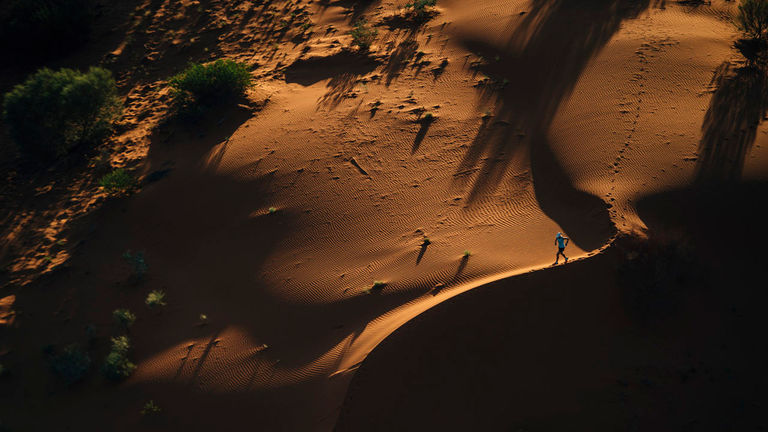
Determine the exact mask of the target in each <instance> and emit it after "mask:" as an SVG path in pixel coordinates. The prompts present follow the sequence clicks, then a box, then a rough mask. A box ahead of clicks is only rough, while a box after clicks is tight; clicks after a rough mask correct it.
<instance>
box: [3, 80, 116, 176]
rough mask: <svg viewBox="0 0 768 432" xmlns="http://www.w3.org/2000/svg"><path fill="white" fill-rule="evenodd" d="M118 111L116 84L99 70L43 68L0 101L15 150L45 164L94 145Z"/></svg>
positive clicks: (109, 129) (105, 133)
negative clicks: (77, 149) (79, 148)
mask: <svg viewBox="0 0 768 432" xmlns="http://www.w3.org/2000/svg"><path fill="white" fill-rule="evenodd" d="M120 111H121V103H120V100H119V99H118V96H117V87H116V86H115V80H114V79H113V78H112V73H111V72H109V71H108V70H106V69H102V68H91V69H90V70H89V71H88V72H86V73H82V72H78V71H75V70H72V69H60V70H58V71H53V70H51V69H48V68H43V69H40V70H38V71H37V72H36V73H34V74H32V76H30V77H29V78H27V80H26V81H24V83H22V84H19V85H17V86H16V87H14V88H13V90H11V91H10V92H8V93H7V94H6V95H5V99H4V100H3V117H4V120H5V122H6V124H7V125H8V131H9V133H10V136H11V138H13V140H14V141H15V142H16V144H17V145H18V147H19V150H20V151H21V152H22V153H23V154H25V155H27V156H29V157H32V158H35V159H38V160H44V161H52V160H54V159H56V158H58V157H61V156H65V155H67V154H68V153H69V152H71V151H72V150H73V149H74V148H75V147H77V146H80V145H84V146H93V145H95V144H98V143H99V142H100V141H101V140H103V139H104V138H106V136H107V135H108V134H109V133H110V131H111V128H112V122H113V121H114V120H115V118H117V116H118V115H119V113H120Z"/></svg>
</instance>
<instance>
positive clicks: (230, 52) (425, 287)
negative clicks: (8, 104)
mask: <svg viewBox="0 0 768 432" xmlns="http://www.w3.org/2000/svg"><path fill="white" fill-rule="evenodd" d="M166 3H167V2H154V1H153V2H148V4H147V5H146V7H150V8H154V9H152V10H153V14H154V15H153V17H154V18H153V20H154V21H150V24H149V25H148V27H147V28H151V29H154V31H152V32H145V33H137V34H138V35H139V36H140V37H143V38H146V39H147V40H146V41H143V42H142V43H147V44H154V45H152V46H153V47H155V49H156V53H159V54H158V55H159V56H160V57H159V58H160V59H159V60H158V65H159V66H158V68H159V69H160V70H161V71H164V70H168V71H172V70H174V68H176V67H178V65H180V64H183V61H181V59H182V56H181V55H179V57H178V58H176V57H173V55H171V54H164V53H173V52H175V51H173V49H175V48H174V47H175V46H176V45H177V44H183V43H184V42H183V41H184V40H185V38H188V37H190V35H183V36H179V40H180V41H181V42H177V41H174V40H173V39H172V37H171V36H165V38H162V37H160V36H158V34H162V32H163V30H164V28H163V27H162V25H161V24H156V25H157V28H154V27H152V26H153V25H155V24H152V23H165V22H166V21H163V20H164V19H165V18H167V17H170V16H173V15H174V9H173V8H174V6H172V5H171V4H166ZM222 3H224V2H222ZM229 3H232V5H231V7H230V8H229V9H227V8H225V7H222V8H221V9H216V7H218V6H216V5H218V4H219V3H218V2H213V4H214V5H213V6H211V7H212V8H213V9H215V10H216V11H217V13H219V14H220V16H218V18H217V19H218V20H220V21H222V22H223V23H224V24H222V25H224V26H231V27H233V28H235V27H236V28H238V29H240V30H239V32H240V33H237V32H234V30H233V33H228V34H229V35H239V37H240V38H241V39H235V38H234V36H232V39H231V40H230V39H227V38H226V37H221V38H220V39H218V40H217V39H215V38H214V37H213V36H210V38H211V41H208V42H205V41H204V43H206V44H208V45H210V46H212V47H213V46H216V47H217V52H218V53H220V54H221V55H222V56H228V57H231V58H236V59H239V60H244V61H250V62H252V63H253V64H255V65H256V66H255V72H254V75H255V76H256V77H257V85H256V88H255V89H254V90H253V91H252V92H251V94H250V95H249V98H250V102H244V103H243V104H241V105H240V106H238V107H234V108H231V109H230V108H227V109H223V110H222V111H221V112H216V113H213V114H212V115H209V116H208V117H206V118H205V119H204V120H203V121H201V122H199V123H197V124H194V125H191V126H190V125H184V124H182V123H178V122H174V121H170V122H166V123H162V122H159V118H160V117H161V113H162V110H163V109H164V107H163V103H164V100H163V99H162V95H161V97H159V98H157V99H153V98H152V97H151V96H149V95H148V94H149V93H150V92H151V91H154V90H155V89H161V88H162V85H160V84H162V83H160V84H157V83H152V82H149V81H146V80H145V81H141V80H139V79H138V78H131V79H134V80H135V81H136V82H135V83H134V82H131V79H129V78H126V80H125V81H124V82H123V84H122V85H124V86H125V87H124V88H128V89H134V90H133V92H134V93H129V98H130V97H133V96H132V95H134V94H135V92H139V94H138V95H137V96H135V100H134V104H128V107H129V112H133V111H130V110H132V109H135V110H136V111H135V112H136V113H137V114H136V116H137V117H136V118H137V120H136V123H138V124H141V123H142V122H154V123H153V127H152V128H147V129H146V130H143V129H141V128H137V129H136V130H135V131H134V132H132V133H133V135H131V136H130V142H127V143H126V144H125V145H126V146H127V147H126V148H127V150H126V152H125V156H123V157H124V158H125V159H126V160H130V159H132V158H133V159H141V158H144V159H143V160H144V162H143V165H142V168H141V170H142V174H143V176H144V179H145V181H144V183H143V187H142V189H141V191H140V192H139V193H137V194H135V195H133V196H130V197H126V198H119V199H112V200H107V201H105V202H103V203H102V204H101V205H100V207H99V208H98V209H97V210H95V211H92V212H90V213H87V214H86V215H85V216H83V217H81V218H80V219H78V220H77V223H75V224H73V225H72V226H71V228H68V229H69V231H68V237H69V238H70V239H72V240H71V241H70V244H71V249H67V250H68V251H69V252H68V255H67V257H66V261H65V265H63V266H62V267H61V268H60V269H59V270H56V271H52V272H50V274H48V275H46V276H45V277H43V278H39V279H37V280H36V281H35V282H33V283H31V284H28V285H25V286H22V285H21V284H9V285H8V286H9V288H8V289H5V288H4V289H3V291H2V292H0V293H2V294H1V296H2V297H4V298H8V297H6V296H10V295H15V296H16V297H15V299H11V300H8V301H6V300H5V299H4V300H3V302H2V305H3V308H4V309H3V315H2V316H3V317H5V316H6V315H8V314H9V313H10V312H6V311H5V308H6V304H8V305H9V306H8V308H12V309H13V310H16V311H22V312H23V313H21V314H20V315H19V314H17V315H16V316H15V320H14V325H13V326H7V327H8V328H2V330H0V331H2V335H3V341H2V343H0V349H2V350H4V351H5V352H7V353H5V354H3V357H2V358H3V363H7V362H13V361H15V362H16V363H15V364H17V365H18V366H17V369H18V371H17V373H15V374H14V375H13V376H11V377H9V379H8V381H7V382H8V391H6V390H3V394H4V395H3V401H2V404H3V407H2V408H1V410H2V411H0V412H2V421H3V422H6V423H7V424H8V425H9V427H11V428H13V429H12V430H17V429H18V430H43V429H58V430H116V431H118V430H126V431H128V430H131V431H134V430H185V431H196V430H200V431H202V430H207V431H210V430H222V431H223V430H249V429H261V430H291V431H293V430H295V431H311V430H333V429H334V428H337V429H338V430H345V431H346V430H351V431H370V430H390V431H391V430H416V429H419V428H422V429H423V428H427V429H437V428H438V427H439V428H441V429H446V430H508V429H509V430H751V429H750V428H752V427H754V426H755V425H756V424H759V425H762V426H763V427H765V420H758V415H757V412H759V409H760V408H757V407H758V406H760V405H759V404H761V403H763V404H764V403H765V396H764V395H761V391H758V389H764V387H761V386H762V385H763V384H765V374H764V372H763V371H762V370H761V369H760V368H759V367H758V365H760V364H762V365H763V366H764V365H765V360H766V359H767V358H768V357H766V356H765V352H764V351H765V349H764V345H765V344H764V343H763V342H762V340H760V339H754V340H753V341H752V342H753V343H754V344H758V345H759V346H755V345H750V343H748V342H747V341H742V340H741V339H739V338H733V337H732V336H734V335H736V334H738V335H743V334H745V333H744V332H746V331H748V330H749V329H751V330H749V331H754V329H755V328H757V327H759V324H764V323H762V321H764V319H757V318H754V320H756V321H753V317H755V316H759V313H758V312H756V311H753V310H752V308H754V307H755V306H754V305H755V304H756V303H757V301H758V299H762V297H760V296H761V295H762V294H759V293H757V292H753V291H752V290H753V289H756V288H757V286H755V285H750V284H747V283H746V281H747V280H749V279H748V278H749V277H750V276H751V275H752V273H756V272H755V270H754V269H753V268H752V267H751V266H752V264H751V263H752V262H756V261H749V259H754V258H755V257H751V256H750V257H748V258H745V259H746V261H745V260H742V259H741V255H738V256H737V257H738V259H737V257H735V256H733V255H732V254H736V253H740V252H742V251H743V243H740V242H743V241H744V238H745V237H747V236H749V235H750V232H749V231H747V229H752V228H753V227H754V228H755V229H757V227H758V225H757V219H758V218H759V217H762V215H760V213H759V211H758V207H757V203H758V201H756V200H755V197H756V196H759V197H761V198H760V199H761V200H762V201H763V202H764V200H765V188H764V186H763V183H761V182H762V181H765V180H766V174H767V173H768V171H767V170H766V167H767V165H766V164H768V155H766V144H768V138H766V128H765V125H763V124H760V123H761V122H762V120H763V118H764V116H765V112H766V106H767V105H766V100H768V99H766V97H765V95H766V94H768V91H766V87H767V85H768V82H766V78H765V76H764V75H759V76H753V75H750V73H749V72H747V71H745V70H744V69H740V63H739V61H740V60H739V56H738V53H737V52H736V51H735V50H734V49H733V48H732V47H731V45H732V43H733V40H734V39H735V38H736V37H737V32H736V29H735V28H734V26H733V25H732V23H731V22H730V21H729V20H730V16H731V14H732V13H733V11H734V9H735V7H736V6H735V4H733V3H732V2H725V1H722V0H713V1H712V4H711V5H698V6H694V5H688V4H679V3H676V2H664V1H651V0H584V1H574V0H531V1H522V0H521V1H518V0H486V1H480V0H471V1H469V0H439V1H438V5H437V11H438V12H439V14H438V15H437V16H435V18H433V19H432V20H431V21H429V22H427V23H426V24H425V25H424V26H422V27H417V28H409V27H405V28H398V27H397V26H396V25H394V24H392V25H390V26H388V25H386V24H385V23H386V22H389V23H392V21H387V20H386V18H387V16H389V15H391V14H392V13H393V12H395V11H396V10H397V7H398V6H402V5H400V4H397V3H394V2H391V1H386V0H385V1H382V2H375V1H360V2H348V1H330V2H311V3H308V4H306V5H307V6H306V10H307V11H308V12H309V14H310V15H309V16H310V18H311V20H312V22H313V23H314V25H315V33H314V34H313V36H312V37H310V38H309V39H308V40H306V41H297V42H289V41H286V42H283V43H282V44H281V45H280V46H279V48H277V49H276V50H272V48H270V47H271V46H272V45H271V44H272V42H271V40H269V41H268V40H267V38H266V37H264V38H263V40H262V35H263V34H265V33H263V32H264V29H263V27H260V24H258V23H260V22H261V20H262V18H260V17H262V14H264V13H265V11H269V10H270V9H269V8H268V6H267V5H266V4H264V5H260V4H256V3H254V4H251V3H250V2H247V1H244V2H229ZM185 4H186V3H185ZM299 4H300V5H304V3H299ZM275 5H277V6H278V7H277V8H278V10H282V9H280V8H281V7H282V3H279V4H278V3H275ZM214 6H216V7H214ZM178 13H179V14H181V13H182V12H178ZM361 16H364V17H367V19H368V21H369V22H371V23H374V24H377V25H378V28H379V35H378V37H377V40H376V41H375V42H374V45H373V47H372V52H371V54H370V55H368V56H362V55H359V54H354V53H351V52H350V51H348V50H344V49H342V48H343V47H344V46H347V45H348V43H349V36H348V35H347V34H346V31H347V30H348V29H349V28H350V27H351V25H352V21H353V20H355V19H357V18H358V17H361ZM328 26H333V29H331V30H327V29H328ZM226 28H230V27H226ZM334 29H335V30H334ZM211 34H214V33H209V32H202V31H201V33H200V35H199V37H200V38H206V37H209V36H208V35H211ZM214 35H215V34H214ZM156 38H159V39H156ZM117 42H119V41H117ZM208 45H207V46H208ZM116 47H117V48H115V51H114V52H113V55H114V56H116V58H117V63H116V64H117V65H120V64H122V63H120V62H122V61H127V60H123V56H122V50H123V49H126V48H125V45H124V44H120V43H117V44H116ZM249 47H259V48H258V49H256V48H253V49H251V48H249ZM164 55H166V56H167V57H163V56H164ZM134 77H135V76H134ZM136 89H138V90H136ZM160 91H161V93H162V92H163V91H162V90H160ZM141 92H144V93H143V94H142V93H141ZM142 110H143V111H146V112H148V113H150V114H149V115H148V116H145V117H144V120H142V119H140V118H139V114H138V113H139V112H140V111H142ZM427 113H429V114H431V117H432V119H431V120H430V119H429V118H430V116H429V115H427ZM154 125H156V126H154ZM132 152H133V153H132ZM731 182H737V183H731ZM723 184H728V185H729V186H723ZM743 185H748V186H743ZM724 188H725V189H724ZM712 194H714V195H712ZM713 196H714V197H717V200H719V201H716V202H728V203H729V204H728V205H731V206H732V207H729V208H731V209H733V211H732V212H722V213H719V212H718V211H716V210H720V209H721V207H719V206H717V205H714V204H713V203H712V200H714V198H712V197H713ZM742 198H743V199H742ZM728 200H730V201H728ZM270 208H274V211H270V210H269V209H270ZM688 209H698V210H688ZM705 214H707V217H704V215H705ZM715 214H716V215H720V216H718V217H719V219H717V218H714V216H711V215H715ZM742 215H743V217H742ZM6 220H7V221H9V222H11V220H10V219H6ZM15 221H16V222H17V223H15V224H14V226H15V225H17V224H18V223H20V222H18V220H15ZM649 228H650V229H657V230H658V231H659V232H662V231H663V232H675V233H680V232H685V234H686V235H690V236H692V237H693V238H699V237H697V236H702V237H705V238H707V237H709V236H710V235H711V236H712V238H710V239H708V240H707V241H701V243H696V242H694V244H695V246H696V250H697V253H696V254H695V255H696V257H697V258H696V259H697V260H698V261H696V264H695V265H697V266H700V267H701V268H707V269H710V270H711V271H712V272H713V273H712V274H710V273H706V274H707V275H710V279H709V280H710V282H711V283H712V284H713V286H718V285H716V284H720V285H719V286H721V287H722V286H725V285H728V284H730V283H733V286H732V289H734V290H738V289H744V290H747V291H743V292H741V293H742V294H739V295H735V294H734V296H735V297H734V296H727V295H726V294H723V293H722V292H721V291H714V292H712V291H708V292H706V293H705V294H701V295H699V294H698V292H697V291H695V290H693V291H690V292H689V291H686V292H685V293H683V294H680V295H679V297H680V298H683V300H679V299H678V297H675V300H674V301H672V300H670V302H671V303H670V304H673V306H674V307H672V308H671V309H670V310H671V312H668V311H667V309H664V308H662V309H664V311H665V312H664V314H663V317H661V318H657V317H656V316H655V315H653V314H651V315H652V316H651V318H649V317H648V315H647V314H644V313H642V312H637V310H636V309H637V308H638V306H637V305H636V303H637V302H636V301H635V300H632V299H634V298H635V297H632V295H631V294H626V292H624V291H622V288H620V285H619V284H617V282H616V280H617V278H618V277H619V276H617V274H618V273H619V270H617V268H620V267H621V265H622V263H623V262H625V261H626V260H627V258H626V257H627V256H628V255H627V254H629V253H634V252H626V251H633V250H635V249H633V248H637V247H638V246H636V244H637V242H641V240H638V239H637V238H641V239H642V238H644V237H645V236H646V235H647V234H646V233H647V230H648V229H649ZM558 231H562V232H564V233H565V234H566V235H568V236H569V237H570V238H571V244H570V246H569V247H568V249H567V253H568V255H569V257H570V258H571V261H569V263H568V265H565V266H559V267H556V268H550V267H551V266H552V263H553V261H554V255H555V252H556V249H555V246H554V236H555V233H557V232H558ZM3 234H4V235H7V236H8V237H6V241H5V243H4V245H3V247H5V246H6V245H8V244H11V243H12V242H13V238H12V237H11V226H10V223H9V225H8V227H4V228H3ZM425 236H426V237H428V238H429V240H430V244H429V245H427V246H422V242H423V239H424V237H425ZM729 242H730V243H729ZM126 250H134V251H136V250H142V251H146V258H147V263H148V264H149V272H148V276H147V278H146V280H145V281H143V282H141V283H138V284H136V283H132V282H128V281H127V280H128V279H129V269H128V268H127V267H126V265H125V263H124V261H123V259H122V258H121V256H122V254H123V252H124V251H126ZM464 251H469V252H470V255H469V256H464ZM763 252H764V251H763ZM715 256H720V257H721V258H722V259H718V258H715ZM699 273H700V272H699V271H694V272H693V274H697V275H698V274H699ZM728 275H732V276H728ZM730 277H732V279H730ZM374 281H382V282H384V283H385V286H384V287H383V288H381V289H373V284H374ZM729 281H731V282H729ZM762 285H764V283H762ZM153 289H162V290H164V291H165V292H166V293H167V297H168V303H169V304H168V306H167V307H165V308H164V309H162V310H161V311H160V312H157V311H148V309H147V308H146V306H145V305H144V304H143V301H144V297H145V296H146V293H147V292H149V291H150V290H153ZM691 292H693V293H694V294H691ZM626 296H629V298H630V300H627V298H625V297H626ZM665 298H666V297H665ZM660 301H661V302H662V303H664V302H665V300H660ZM633 302H634V303H633ZM653 304H656V303H653ZM664 304H665V305H666V304H667V303H664ZM680 305H682V306H680ZM118 307H129V308H131V309H132V310H134V311H138V313H139V319H138V320H137V322H136V324H135V325H134V327H133V328H132V329H131V332H130V336H131V339H132V341H133V343H134V345H135V349H134V351H133V354H132V356H133V358H134V359H135V360H136V361H137V364H138V369H137V371H136V373H135V374H134V375H133V376H131V377H130V378H129V379H128V380H127V381H126V382H124V383H121V384H120V385H118V386H113V385H109V384H106V383H103V382H102V381H101V379H100V378H93V379H90V380H88V381H86V382H85V383H83V384H81V385H79V386H78V387H76V388H74V389H65V388H62V387H59V386H57V385H56V384H55V383H54V382H52V380H51V378H50V376H49V374H47V365H46V363H45V361H44V360H43V358H42V356H41V355H40V354H39V353H40V350H41V347H42V346H44V345H45V344H48V343H51V344H66V343H68V342H70V341H72V340H80V339H82V338H83V336H82V335H83V329H84V328H85V326H86V325H88V324H92V325H94V326H95V327H96V328H97V334H98V336H99V339H97V341H96V346H95V347H94V348H93V349H94V352H95V353H99V355H94V359H95V360H100V359H101V353H103V352H106V351H107V349H108V347H107V345H108V337H107V336H108V335H109V334H110V328H111V327H110V326H111V311H112V310H114V309H116V308H118ZM651 307H653V306H651ZM640 309H641V311H645V309H643V307H641V308H640ZM9 310H10V309H9ZM732 310H738V312H737V313H733V314H734V315H731V314H732ZM752 312H754V314H752ZM201 313H202V314H205V315H207V317H208V319H207V320H206V321H207V322H206V323H205V325H200V324H201V323H200V320H199V318H198V316H199V315H200V314H201ZM741 316H748V317H749V319H746V318H745V320H746V321H744V320H741V321H740V319H739V317H741ZM734 317H736V318H734ZM3 320H4V321H5V318H3ZM3 325H5V323H3ZM78 338H79V339H78ZM721 346H725V347H724V348H722V349H721ZM6 359H10V360H8V361H6ZM733 359H737V360H733ZM742 359H744V360H743V362H742ZM761 361H762V362H763V363H760V362H761ZM750 374H752V375H750ZM747 377H752V378H753V379H754V381H752V382H749V383H748V384H746V383H745V380H747ZM350 383H352V384H351V385H350ZM742 384H744V385H742ZM4 385H5V384H4ZM149 399H153V400H155V401H157V402H158V403H159V404H160V406H161V407H162V408H163V413H162V416H161V417H159V418H157V419H155V420H147V419H144V418H142V417H141V415H140V414H139V410H140V409H141V406H142V405H143V404H144V402H146V401H147V400H149ZM764 406H765V405H762V407H764ZM757 422H759V423H757ZM686 428H687V429H686ZM732 428H735V429H732Z"/></svg>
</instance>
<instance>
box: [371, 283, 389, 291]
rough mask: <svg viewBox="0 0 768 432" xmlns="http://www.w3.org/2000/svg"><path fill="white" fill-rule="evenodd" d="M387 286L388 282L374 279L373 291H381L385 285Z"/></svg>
mask: <svg viewBox="0 0 768 432" xmlns="http://www.w3.org/2000/svg"><path fill="white" fill-rule="evenodd" d="M386 286H387V283H386V282H384V281H374V282H373V286H372V287H371V290H372V291H381V290H383V289H384V287H386Z"/></svg>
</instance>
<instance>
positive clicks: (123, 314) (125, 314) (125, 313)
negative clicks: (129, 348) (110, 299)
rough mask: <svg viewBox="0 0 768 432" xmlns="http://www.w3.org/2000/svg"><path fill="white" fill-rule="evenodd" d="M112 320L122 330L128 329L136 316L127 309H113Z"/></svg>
mask: <svg viewBox="0 0 768 432" xmlns="http://www.w3.org/2000/svg"><path fill="white" fill-rule="evenodd" d="M112 318H113V319H114V320H115V323H116V324H117V325H118V326H120V327H121V328H124V329H127V328H129V327H130V326H132V325H133V322H134V321H136V315H134V314H133V312H131V311H130V310H128V309H115V311H114V312H112Z"/></svg>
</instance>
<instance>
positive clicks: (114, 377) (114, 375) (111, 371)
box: [102, 336, 136, 381]
mask: <svg viewBox="0 0 768 432" xmlns="http://www.w3.org/2000/svg"><path fill="white" fill-rule="evenodd" d="M130 349H131V342H130V340H129V339H128V336H119V337H115V338H112V351H111V352H110V353H109V354H107V358H106V359H105V360H104V367H103V368H102V372H103V373H104V376H105V377H106V378H107V379H109V380H111V381H121V380H124V379H125V378H128V377H129V376H131V374H132V373H133V371H135V370H136V365H135V364H133V363H132V362H131V361H130V360H128V350H130Z"/></svg>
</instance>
